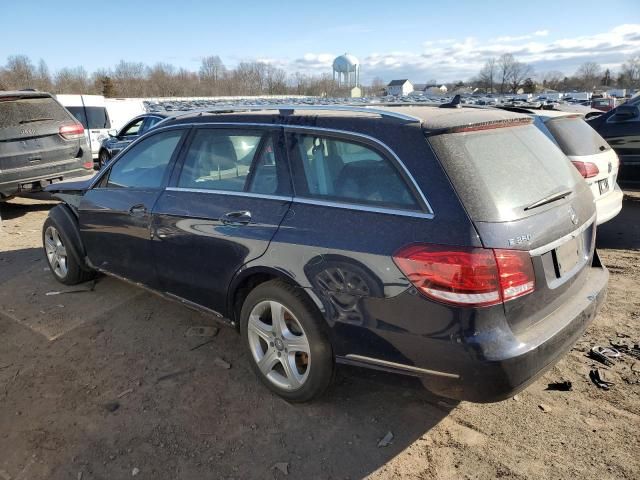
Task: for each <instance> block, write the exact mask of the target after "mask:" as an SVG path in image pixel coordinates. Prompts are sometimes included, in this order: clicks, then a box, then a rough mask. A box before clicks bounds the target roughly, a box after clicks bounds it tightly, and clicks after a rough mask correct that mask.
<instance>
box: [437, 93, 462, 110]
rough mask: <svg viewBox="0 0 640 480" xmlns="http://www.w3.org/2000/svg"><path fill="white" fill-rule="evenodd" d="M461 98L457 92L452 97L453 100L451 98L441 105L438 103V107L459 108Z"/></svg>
mask: <svg viewBox="0 0 640 480" xmlns="http://www.w3.org/2000/svg"><path fill="white" fill-rule="evenodd" d="M461 98H462V97H460V94H458V95H456V96H455V97H453V100H451V101H450V102H449V103H443V104H442V105H440V108H460V99H461Z"/></svg>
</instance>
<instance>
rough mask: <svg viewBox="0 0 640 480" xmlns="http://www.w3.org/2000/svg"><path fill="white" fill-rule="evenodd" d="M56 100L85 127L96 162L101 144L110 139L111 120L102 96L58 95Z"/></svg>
mask: <svg viewBox="0 0 640 480" xmlns="http://www.w3.org/2000/svg"><path fill="white" fill-rule="evenodd" d="M56 99H57V100H58V101H59V102H60V103H61V104H62V105H63V106H64V107H65V108H66V109H67V110H69V112H70V113H71V115H73V116H74V117H75V118H76V119H77V120H78V121H79V122H80V123H81V124H82V125H83V126H84V134H85V136H86V137H87V141H88V142H89V146H90V147H91V155H92V157H93V159H94V160H96V159H97V158H98V151H99V150H100V143H101V142H102V140H104V139H105V138H108V137H109V133H108V132H109V130H110V129H111V120H110V119H109V113H108V112H107V107H106V104H105V99H104V97H103V96H102V95H64V94H63V95H56Z"/></svg>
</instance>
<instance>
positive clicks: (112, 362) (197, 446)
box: [0, 194, 640, 480]
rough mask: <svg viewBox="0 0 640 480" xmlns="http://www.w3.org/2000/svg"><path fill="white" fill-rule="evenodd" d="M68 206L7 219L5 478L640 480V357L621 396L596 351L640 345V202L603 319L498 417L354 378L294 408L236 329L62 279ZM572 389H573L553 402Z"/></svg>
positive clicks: (122, 290) (20, 207)
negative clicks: (50, 223)
mask: <svg viewBox="0 0 640 480" xmlns="http://www.w3.org/2000/svg"><path fill="white" fill-rule="evenodd" d="M51 206H52V203H51V202H42V201H34V200H14V201H12V202H10V203H8V204H5V205H3V206H1V207H0V208H1V209H2V215H3V220H4V222H3V225H4V228H3V229H2V230H1V231H0V480H6V479H20V480H24V479H44V478H47V479H48V478H53V479H84V480H86V479H120V478H130V477H132V476H136V477H137V478H149V479H178V478H180V479H191V478H207V479H214V478H216V479H217V478H224V479H230V478H235V479H245V478H285V477H286V478H308V479H311V478H313V479H316V478H318V479H347V478H350V479H357V478H362V477H370V478H426V479H447V478H478V479H494V478H498V477H501V478H514V479H515V478H517V479H521V478H554V479H574V478H598V479H614V478H615V479H620V478H626V479H632V478H635V479H637V478H640V435H639V431H640V360H634V359H633V358H632V357H629V356H625V357H624V358H623V359H622V360H621V361H619V362H618V363H617V364H616V365H615V366H614V367H612V368H610V369H609V370H608V371H607V373H608V374H609V376H610V377H611V380H612V381H613V382H615V385H613V386H612V387H611V390H609V391H604V390H599V389H598V388H597V387H596V386H595V385H594V384H592V383H591V382H590V381H589V379H588V372H589V370H590V368H591V367H592V366H595V365H596V364H595V363H594V361H592V360H590V359H589V358H587V356H586V353H585V352H586V351H587V350H588V349H589V348H590V346H592V345H594V344H599V345H608V344H609V340H610V339H615V340H616V341H629V340H632V341H635V343H638V342H640V324H639V322H640V252H639V250H640V194H631V195H629V196H627V198H626V199H625V205H624V209H623V212H622V214H621V215H619V216H618V217H617V218H616V219H615V220H614V221H612V222H610V223H609V224H606V225H604V226H603V227H601V229H600V231H599V238H598V246H599V249H600V253H601V255H602V258H603V260H604V262H605V263H606V265H607V266H608V267H609V269H610V272H611V279H610V285H609V296H608V299H607V303H606V305H605V307H604V309H603V311H602V312H601V313H600V315H599V316H598V318H597V319H596V321H595V322H594V324H593V325H592V326H591V327H590V328H589V330H588V332H587V333H586V334H585V336H584V337H583V338H582V339H581V341H580V342H579V343H578V345H576V347H575V349H574V350H573V351H572V352H571V353H569V354H568V355H566V357H565V358H564V359H563V360H562V361H560V363H559V364H558V365H557V366H556V367H554V368H553V369H552V370H551V371H550V372H548V373H547V374H546V375H544V377H542V378H541V379H540V380H539V381H537V382H536V383H535V384H533V385H532V386H530V387H529V388H528V389H527V390H526V391H524V392H523V393H521V394H519V395H517V396H516V397H515V398H513V399H510V400H507V401H504V402H501V403H497V404H491V405H475V404H469V403H465V402H463V403H460V404H456V403H453V402H449V401H445V402H443V401H442V400H441V399H438V398H435V397H433V396H431V395H429V394H428V393H427V392H425V391H424V390H422V389H421V388H420V387H419V386H417V385H415V384H414V383H413V382H411V381H409V380H405V379H399V378H395V377H390V376H387V375H382V374H375V373H370V372H369V373H367V372H364V371H360V370H357V369H348V368H342V369H340V370H339V372H338V376H337V382H336V386H335V387H334V388H333V389H332V390H331V391H330V392H329V394H328V395H326V396H325V397H324V398H323V399H322V400H321V401H319V402H317V403H314V404H310V405H296V406H294V405H289V404H287V403H286V402H284V401H283V400H280V399H279V398H277V397H275V396H274V395H271V394H270V393H269V392H268V391H267V390H266V389H265V388H263V387H262V386H261V384H260V383H259V382H258V381H257V379H256V378H255V377H254V375H253V374H252V372H251V371H250V368H249V365H248V362H247V358H246V357H245V356H244V354H243V353H242V350H241V348H240V341H239V337H238V336H237V334H236V333H235V332H234V331H232V330H230V329H225V328H222V329H220V331H219V333H218V334H217V335H216V336H215V337H206V336H197V335H191V333H193V332H194V330H193V329H192V330H189V329H190V327H197V326H214V325H215V323H214V321H213V320H212V319H211V318H208V317H206V316H202V315H200V314H198V313H195V312H192V311H190V310H187V309H185V308H184V307H182V306H180V305H177V304H174V303H170V302H167V301H165V300H162V299H160V298H158V297H156V296H154V295H152V294H149V293H146V292H143V291H141V290H137V289H135V288H133V287H130V286H128V285H125V284H123V283H121V282H119V281H116V280H113V279H110V278H102V279H100V281H98V282H97V283H96V284H95V285H93V284H88V285H86V284H85V285H82V286H80V287H79V288H77V287H75V288H62V286H61V285H59V284H57V283H56V282H55V281H54V280H53V277H52V276H51V275H50V273H49V272H48V271H46V270H47V269H46V263H45V260H44V257H43V254H42V252H41V248H40V227H41V225H42V222H43V221H44V218H45V217H46V215H47V211H48V209H49V208H51ZM78 290H80V291H78ZM49 292H68V293H61V294H58V295H47V293H49ZM195 333H198V331H197V330H196V331H195ZM204 333H205V334H206V333H207V332H206V331H205V332H204ZM627 335H628V336H629V338H627V337H626V336H627ZM205 342H208V343H206V344H204V345H203V343H205ZM199 345H200V346H199ZM224 362H228V364H230V368H225V367H227V366H229V365H225V363H224ZM597 366H598V368H600V369H601V370H602V369H605V368H604V367H602V366H601V365H597ZM557 380H570V381H571V382H572V383H573V391H570V392H558V391H547V390H545V389H546V387H547V384H548V383H549V382H552V381H557ZM387 432H392V433H393V441H392V443H391V444H390V445H389V446H386V447H378V442H379V440H380V439H381V438H382V437H384V436H385V434H387Z"/></svg>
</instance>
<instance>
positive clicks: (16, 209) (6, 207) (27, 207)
mask: <svg viewBox="0 0 640 480" xmlns="http://www.w3.org/2000/svg"><path fill="white" fill-rule="evenodd" d="M38 200H44V201H40V202H37V203H35V202H34V203H14V202H13V201H11V200H9V201H6V202H0V218H2V220H14V219H16V218H19V217H22V216H24V215H26V214H28V213H31V212H42V211H48V210H50V209H52V208H53V207H55V206H56V205H57V204H58V203H59V202H56V201H55V200H53V199H51V198H48V199H47V198H46V197H44V196H43V197H39V198H38Z"/></svg>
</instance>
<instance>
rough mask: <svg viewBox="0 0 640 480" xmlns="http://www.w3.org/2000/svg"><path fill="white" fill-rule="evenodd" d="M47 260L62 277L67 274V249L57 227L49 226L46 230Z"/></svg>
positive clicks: (52, 268)
mask: <svg viewBox="0 0 640 480" xmlns="http://www.w3.org/2000/svg"><path fill="white" fill-rule="evenodd" d="M44 242H45V249H46V252H47V260H48V261H49V266H50V267H51V270H53V272H54V273H55V274H56V275H57V276H58V277H60V278H64V277H66V276H67V272H68V271H69V270H68V266H67V249H66V247H65V246H64V243H63V242H62V238H61V237H60V234H59V233H58V230H57V229H56V228H55V227H51V226H50V227H47V229H46V230H45V232H44Z"/></svg>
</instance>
